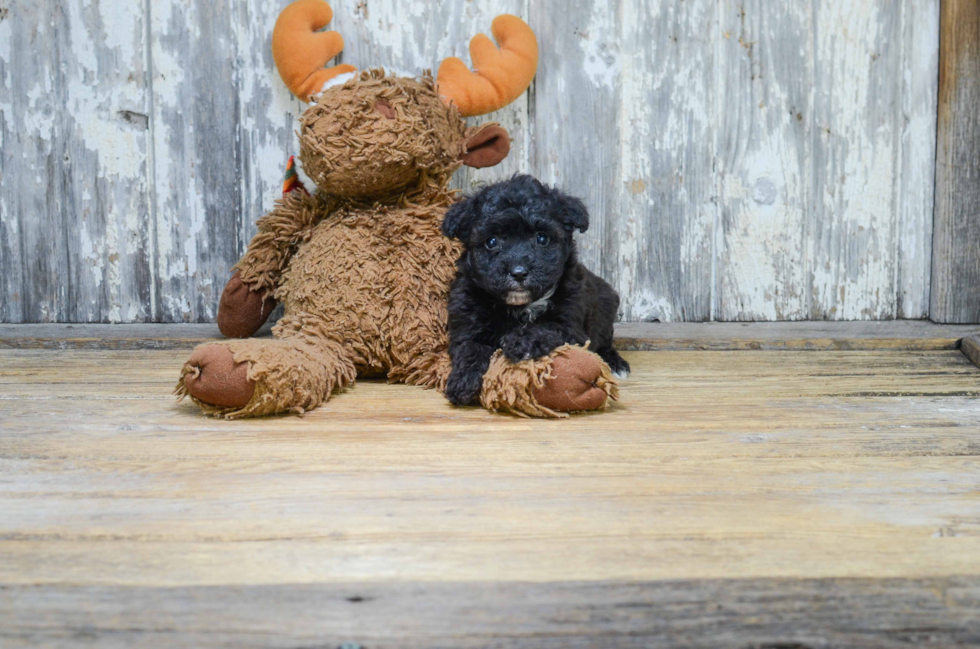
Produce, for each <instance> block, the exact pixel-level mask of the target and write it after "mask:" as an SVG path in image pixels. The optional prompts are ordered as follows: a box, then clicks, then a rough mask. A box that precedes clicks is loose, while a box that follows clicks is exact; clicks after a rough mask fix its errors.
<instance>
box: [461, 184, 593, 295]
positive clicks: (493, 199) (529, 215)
mask: <svg viewBox="0 0 980 649" xmlns="http://www.w3.org/2000/svg"><path fill="white" fill-rule="evenodd" d="M588 227H589V214H588V212H587V211H586V209H585V205H583V204H582V201H580V200H579V199H577V198H574V197H572V196H568V195H566V194H564V193H562V192H560V191H558V190H557V189H554V188H552V187H548V186H546V185H543V184H541V183H540V182H538V181H537V180H536V179H535V178H532V177H531V176H526V175H517V176H514V177H513V178H511V179H510V180H505V181H503V182H499V183H496V184H493V185H488V186H487V187H484V188H483V189H481V190H480V191H478V192H477V193H476V194H474V195H473V196H470V197H468V198H464V199H463V200H461V201H460V202H458V203H456V204H455V205H453V206H452V207H450V208H449V210H448V211H447V212H446V216H445V218H444V219H443V222H442V232H443V234H445V235H446V236H447V237H452V238H455V239H459V240H460V241H462V242H463V244H464V246H465V252H464V253H463V259H462V264H463V266H462V267H463V268H464V269H465V270H466V271H467V272H468V273H469V275H470V277H471V278H472V279H473V281H474V282H476V284H477V285H478V286H479V287H480V288H482V289H483V290H484V291H486V292H487V293H489V294H490V295H492V296H493V297H495V298H496V299H498V300H500V301H501V302H505V303H506V304H509V305H511V306H522V305H525V304H529V303H531V302H534V301H536V300H539V299H541V298H542V297H544V296H546V295H548V294H549V293H550V292H551V291H553V290H554V288H555V287H556V286H557V285H558V282H559V281H560V280H561V276H562V273H563V272H564V270H565V266H566V264H568V262H569V260H570V259H571V260H574V254H575V243H574V241H573V240H572V233H573V232H574V231H575V230H579V231H581V232H585V230H586V229H588Z"/></svg>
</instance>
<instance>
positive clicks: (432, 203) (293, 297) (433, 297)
mask: <svg viewBox="0 0 980 649" xmlns="http://www.w3.org/2000/svg"><path fill="white" fill-rule="evenodd" d="M332 17H333V13H332V11H331V9H330V7H329V6H328V5H327V4H326V3H325V2H323V0H298V1H297V2H294V3H292V4H290V5H288V6H287V7H286V8H285V9H284V10H283V11H282V13H281V14H280V16H279V18H278V20H277V22H276V27H275V30H274V33H273V36H272V50H273V56H274V58H275V61H276V66H277V67H278V69H279V72H280V75H281V76H282V78H283V80H284V81H285V82H286V85H287V86H288V87H289V89H290V90H291V91H292V92H293V94H295V95H296V96H297V97H299V98H300V99H303V100H305V101H308V102H313V103H312V105H311V106H310V107H309V108H308V109H307V110H306V111H305V112H304V113H303V115H302V116H301V118H300V130H299V133H298V135H299V141H300V160H301V162H302V164H303V169H304V170H305V172H306V174H307V175H308V176H309V177H310V178H311V179H312V180H313V182H314V183H315V184H316V190H317V191H316V192H315V193H313V194H312V195H310V194H307V193H306V192H303V191H293V192H291V193H289V194H286V195H285V196H284V197H283V198H282V199H281V200H279V201H277V204H276V206H275V208H274V209H273V210H272V212H270V213H269V214H267V215H266V216H264V217H263V218H261V219H260V220H259V221H258V232H257V234H256V235H255V237H254V238H253V239H252V241H251V243H250V244H249V246H248V250H247V252H246V253H245V255H244V256H243V257H242V258H241V260H240V261H239V262H238V263H237V264H236V265H235V267H234V268H233V270H234V274H233V276H232V277H231V279H230V281H229V282H228V284H227V286H226V287H225V289H224V292H223V294H222V296H221V301H220V305H219V309H218V326H219V328H220V330H221V332H222V333H223V334H224V335H225V336H227V337H229V338H234V339H237V340H228V341H223V342H216V343H210V344H206V345H202V346H199V347H197V348H196V349H195V350H194V352H193V353H192V355H191V357H190V359H188V361H187V362H186V363H185V364H184V366H183V369H182V371H181V377H180V381H179V383H178V385H177V390H176V392H177V394H178V395H179V396H181V397H182V396H185V395H188V396H190V397H191V399H192V400H193V401H194V402H195V403H197V404H198V405H199V406H200V407H201V409H202V410H203V411H204V412H205V413H208V414H212V415H217V416H223V417H229V418H232V417H252V416H259V415H269V414H274V413H282V412H296V413H302V412H304V411H308V410H310V409H312V408H316V407H317V406H318V405H319V404H320V403H322V402H323V401H324V400H326V399H328V398H329V397H330V395H331V394H332V393H333V392H334V391H337V390H340V389H342V388H344V387H345V386H348V385H350V384H351V383H353V381H354V379H355V378H356V377H358V376H364V377H386V378H387V379H388V380H389V381H398V382H404V383H408V384H413V385H420V386H427V387H436V388H439V389H440V390H444V389H445V385H446V380H447V378H448V375H449V369H450V362H449V355H448V340H447V312H446V298H447V295H448V292H449V286H450V283H451V282H452V280H453V277H454V275H455V263H456V260H457V258H458V257H459V254H460V247H459V244H458V243H456V242H453V241H451V240H450V239H448V238H446V237H444V236H443V235H442V234H441V232H440V225H441V222H442V218H443V216H444V214H445V212H446V210H447V208H448V207H449V206H450V205H451V204H452V203H453V200H454V192H452V191H450V190H449V189H448V184H449V180H450V177H451V176H452V174H453V172H455V171H456V169H458V168H459V166H460V165H461V164H465V165H469V166H471V167H487V166H492V165H495V164H497V163H498V162H500V161H501V160H503V159H504V158H505V157H506V155H507V153H508V151H509V149H510V138H509V136H508V134H507V132H506V131H505V130H504V129H503V128H501V127H500V126H499V125H497V124H494V123H489V124H484V125H482V126H478V127H472V128H467V127H466V122H465V119H464V118H465V117H467V116H473V115H482V114H485V113H489V112H492V111H494V110H497V109H499V108H501V107H503V106H506V105H507V104H509V103H510V102H512V101H514V100H515V99H516V98H518V97H519V96H520V95H521V94H522V93H523V92H524V91H525V90H526V89H527V87H528V86H529V85H530V83H531V79H532V78H533V77H534V73H535V69H536V67H537V58H538V46H537V41H536V39H535V36H534V33H533V32H532V31H531V29H530V28H529V27H528V26H527V25H526V24H525V23H524V22H523V21H522V20H521V19H519V18H517V17H515V16H509V15H502V16H498V17H497V18H496V19H495V20H494V21H493V26H492V29H493V35H494V37H495V38H496V40H497V42H498V43H499V45H500V49H498V48H497V47H496V46H494V44H493V43H492V42H491V41H490V39H489V38H487V37H486V36H484V35H482V34H481V35H478V36H476V37H474V38H473V39H472V41H471V42H470V55H471V57H472V59H473V64H474V66H475V67H476V69H477V71H476V72H471V71H470V70H468V69H467V68H466V66H465V64H464V63H463V62H462V61H461V60H459V59H457V58H449V59H446V60H445V61H443V62H442V64H441V65H440V67H439V72H438V77H437V81H433V79H432V77H431V75H430V74H429V73H428V72H426V73H424V74H423V76H422V77H421V78H420V79H413V78H402V77H393V76H388V75H386V74H385V73H384V71H383V70H380V69H379V70H371V71H368V72H363V73H360V74H358V73H357V72H356V71H355V69H354V68H353V67H352V66H350V65H337V66H335V67H332V68H324V67H323V66H324V65H325V64H326V63H327V62H328V61H329V60H330V59H332V58H334V57H335V56H336V55H337V54H339V53H340V51H341V50H342V48H343V39H342V38H341V36H340V35H339V34H338V33H336V32H321V31H318V30H320V29H322V28H323V27H325V26H326V25H327V24H328V23H329V22H330V20H331V19H332ZM280 302H281V303H282V304H283V305H284V315H283V317H282V319H281V320H279V322H278V323H277V324H276V326H275V327H274V328H273V338H271V339H269V338H248V337H249V336H251V335H252V334H254V333H255V332H256V331H257V330H258V329H259V328H260V327H261V326H262V325H263V324H264V323H265V320H266V319H267V318H268V316H269V315H270V313H271V312H272V310H273V309H274V308H275V306H276V304H277V303H280ZM615 397H616V384H615V381H614V380H613V379H612V375H611V373H610V371H609V368H608V367H607V366H606V365H605V363H603V362H602V360H601V359H600V358H599V357H598V356H596V355H595V354H593V353H591V352H589V351H587V350H586V349H583V348H581V347H570V346H564V347H561V348H559V349H557V350H555V352H553V353H552V354H551V355H550V356H549V357H546V358H540V359H533V360H528V361H524V362H520V363H513V362H511V361H509V360H507V359H505V358H504V357H503V356H502V355H501V354H500V352H498V353H497V355H495V356H494V358H493V360H492V361H491V364H490V367H489V369H488V370H487V372H486V374H485V375H484V383H483V389H482V392H481V395H480V401H481V403H482V404H483V406H484V407H485V408H488V409H490V410H493V411H504V412H510V413H514V414H521V415H526V416H537V417H562V416H566V414H565V413H567V412H571V411H579V410H595V409H598V408H602V407H603V406H604V405H605V403H606V401H607V399H608V398H615Z"/></svg>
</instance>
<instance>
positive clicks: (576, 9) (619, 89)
mask: <svg viewBox="0 0 980 649" xmlns="http://www.w3.org/2000/svg"><path fill="white" fill-rule="evenodd" d="M711 6H712V3H710V2H685V3H673V2H655V1H653V2H615V3H607V2H599V1H595V2H592V1H589V0H583V1H581V2H572V3H566V2H545V1H541V2H533V3H532V4H531V26H532V27H533V28H534V29H535V30H536V31H537V33H538V35H539V39H540V41H541V42H542V43H543V44H545V45H544V47H543V49H542V57H541V62H540V64H539V66H538V75H537V77H536V82H535V96H534V102H535V103H534V109H533V111H534V113H533V119H532V132H533V138H534V139H533V148H532V153H531V169H532V171H533V173H535V175H537V176H539V177H540V178H541V179H542V180H544V181H546V182H549V183H554V184H557V185H558V186H560V187H562V188H564V189H566V190H567V191H570V192H573V193H575V194H577V195H579V196H581V197H582V198H583V200H584V201H585V203H586V205H587V206H588V207H589V209H590V211H591V215H592V219H591V221H592V222H591V224H590V227H589V231H588V232H587V233H585V235H583V236H581V237H580V244H581V245H580V247H581V257H582V260H583V262H584V263H585V264H586V266H588V267H590V268H591V269H593V270H595V271H596V272H597V273H599V274H601V275H602V276H603V277H605V278H606V279H608V280H609V281H610V282H611V283H612V284H613V286H614V287H615V288H616V289H617V290H618V291H619V293H620V295H621V298H622V305H621V314H622V317H623V318H624V319H625V320H654V319H656V320H660V321H675V320H707V319H709V317H710V295H711V286H710V284H711V268H712V248H711V241H712V240H711V234H712V229H713V225H714V209H713V205H714V203H713V196H714V183H713V177H712V174H711V171H710V169H711V165H712V148H711V146H712V142H711V138H712V133H711V131H710V115H709V113H708V112H707V110H706V107H707V105H708V104H709V102H710V99H709V93H710V88H711V86H712V84H713V82H714V76H713V75H714V71H713V69H712V56H711V52H712V46H711V41H712V38H711V37H710V36H709V35H708V34H707V33H706V30H707V29H709V26H710V24H711V20H712V18H713V13H712V11H711V9H710V7H711Z"/></svg>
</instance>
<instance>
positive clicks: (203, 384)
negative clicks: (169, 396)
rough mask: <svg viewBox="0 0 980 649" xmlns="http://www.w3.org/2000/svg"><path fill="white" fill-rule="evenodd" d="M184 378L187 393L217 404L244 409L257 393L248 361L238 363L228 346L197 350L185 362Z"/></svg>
mask: <svg viewBox="0 0 980 649" xmlns="http://www.w3.org/2000/svg"><path fill="white" fill-rule="evenodd" d="M181 380H182V381H183V387H184V390H186V392H187V394H189V395H190V396H192V397H193V398H194V399H197V400H198V401H202V402H204V403H207V404H211V405H214V406H222V407H226V408H242V407H244V406H245V404H247V403H248V402H249V400H250V399H251V398H252V395H253V394H254V393H255V382H254V381H250V380H249V379H248V363H236V362H235V358H234V356H233V355H232V352H231V350H230V349H229V348H228V347H227V346H226V345H205V346H204V347H198V348H197V349H195V350H194V353H192V354H191V357H190V359H188V361H187V362H186V363H185V364H184V369H183V372H182V377H181Z"/></svg>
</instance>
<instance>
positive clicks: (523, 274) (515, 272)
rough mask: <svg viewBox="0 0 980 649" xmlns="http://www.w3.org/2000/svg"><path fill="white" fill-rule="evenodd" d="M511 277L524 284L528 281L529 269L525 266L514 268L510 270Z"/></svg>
mask: <svg viewBox="0 0 980 649" xmlns="http://www.w3.org/2000/svg"><path fill="white" fill-rule="evenodd" d="M510 276H511V277H513V278H514V279H516V280H517V281H518V282H523V281H524V280H525V279H527V268H524V266H514V267H513V268H511V269H510Z"/></svg>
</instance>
